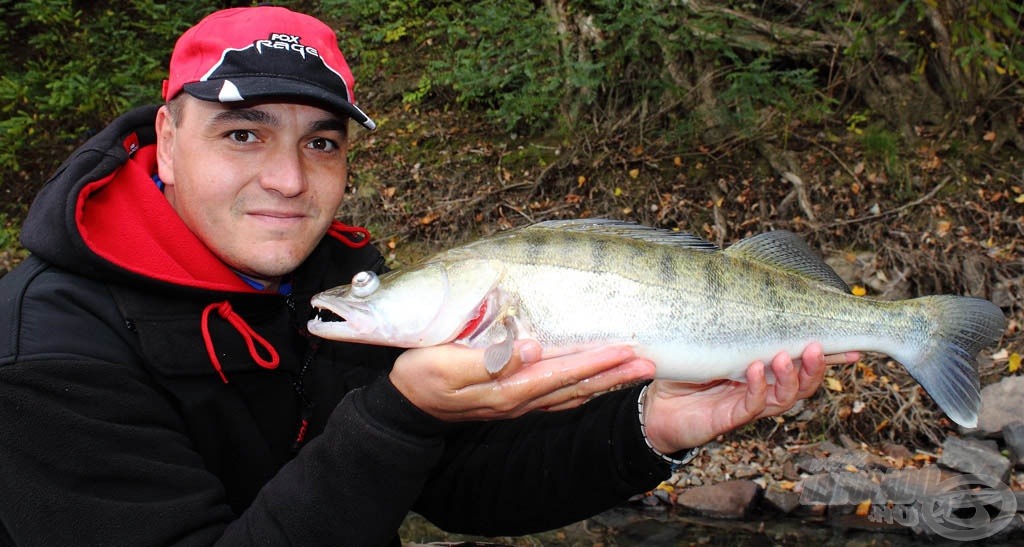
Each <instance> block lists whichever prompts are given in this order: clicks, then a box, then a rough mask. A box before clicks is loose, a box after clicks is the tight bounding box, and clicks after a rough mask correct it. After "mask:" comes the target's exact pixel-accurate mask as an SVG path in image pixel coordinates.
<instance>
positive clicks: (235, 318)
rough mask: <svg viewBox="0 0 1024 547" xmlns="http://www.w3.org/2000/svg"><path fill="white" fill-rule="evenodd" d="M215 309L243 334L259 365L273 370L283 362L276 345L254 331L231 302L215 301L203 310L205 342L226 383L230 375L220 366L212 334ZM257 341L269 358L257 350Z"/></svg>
mask: <svg viewBox="0 0 1024 547" xmlns="http://www.w3.org/2000/svg"><path fill="white" fill-rule="evenodd" d="M213 311H216V312H217V315H220V316H221V317H222V318H224V320H226V321H227V322H228V323H231V326H233V327H235V330H237V331H238V333H239V334H241V335H242V338H244V339H245V345H246V346H248V347H249V355H250V356H251V357H252V360H253V361H255V362H256V364H257V365H259V366H261V367H263V368H265V369H271V370H272V369H275V368H277V366H278V365H279V364H280V363H281V357H280V356H279V355H278V354H277V350H276V349H274V346H272V345H271V344H270V342H267V339H266V338H263V337H262V336H260V335H259V334H257V333H256V331H254V330H253V329H252V327H250V326H249V324H248V323H246V322H245V319H242V316H240V315H238V314H237V313H236V312H235V310H234V309H232V307H231V304H230V303H229V302H228V301H227V300H225V301H223V302H214V303H213V304H210V305H209V306H206V309H204V310H203V318H202V321H201V323H202V324H201V327H202V331H203V342H205V344H206V354H207V355H209V356H210V364H212V365H213V369H214V370H216V371H217V374H219V375H220V379H221V380H222V381H223V382H224V383H225V384H226V383H228V377H227V376H225V375H224V370H223V369H222V368H221V366H220V359H219V358H218V357H217V351H216V350H215V349H214V347H213V338H212V337H211V336H210V313H211V312H213ZM256 343H259V344H260V345H261V346H263V349H265V350H266V351H267V353H269V354H270V358H269V359H264V358H263V356H262V355H260V354H259V351H257V348H256Z"/></svg>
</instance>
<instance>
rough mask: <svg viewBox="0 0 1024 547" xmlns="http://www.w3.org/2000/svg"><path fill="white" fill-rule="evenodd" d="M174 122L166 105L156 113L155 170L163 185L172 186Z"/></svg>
mask: <svg viewBox="0 0 1024 547" xmlns="http://www.w3.org/2000/svg"><path fill="white" fill-rule="evenodd" d="M174 122H175V120H174V119H173V117H172V116H171V113H170V110H169V109H168V107H167V105H164V106H161V107H160V109H159V110H157V111H156V168H157V174H158V175H159V176H160V180H161V181H163V183H164V184H174V137H175V129H176V128H175V126H174Z"/></svg>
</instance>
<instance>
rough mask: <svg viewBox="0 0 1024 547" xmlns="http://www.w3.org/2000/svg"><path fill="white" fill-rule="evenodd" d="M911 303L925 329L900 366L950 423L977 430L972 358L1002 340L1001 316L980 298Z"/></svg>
mask: <svg viewBox="0 0 1024 547" xmlns="http://www.w3.org/2000/svg"><path fill="white" fill-rule="evenodd" d="M914 302H915V303H917V304H918V305H920V306H921V307H922V308H923V310H925V312H924V313H925V315H926V316H927V317H928V318H929V322H930V323H931V328H930V329H929V330H930V332H927V333H925V334H926V335H927V341H926V342H925V343H924V344H923V345H921V346H919V347H918V351H916V352H914V354H913V355H908V356H906V357H905V358H903V359H899V360H900V362H902V363H903V365H904V366H905V367H906V368H907V371H908V372H909V373H910V375H911V376H913V377H914V379H915V380H917V381H918V383H920V384H921V386H922V387H924V389H925V391H927V392H928V394H929V395H930V396H931V397H932V399H933V400H934V401H935V404H937V405H938V406H939V408H941V409H942V411H943V412H945V413H946V415H947V416H949V418H950V419H951V420H953V421H954V422H956V423H957V424H960V425H961V426H964V427H977V425H978V407H979V406H980V404H981V392H980V383H979V379H978V364H977V361H976V357H977V356H978V352H980V351H981V350H982V349H983V348H985V347H988V346H991V345H993V344H995V343H996V342H997V341H998V340H999V338H1000V337H1001V336H1002V335H1003V332H1004V331H1005V330H1006V317H1005V316H1004V315H1003V312H1002V311H1001V310H1000V309H999V307H998V306H996V305H995V304H993V303H991V302H989V301H988V300H984V299H981V298H972V297H963V296H952V295H938V296H925V297H921V298H917V299H914ZM893 357H896V356H895V355H894V356H893Z"/></svg>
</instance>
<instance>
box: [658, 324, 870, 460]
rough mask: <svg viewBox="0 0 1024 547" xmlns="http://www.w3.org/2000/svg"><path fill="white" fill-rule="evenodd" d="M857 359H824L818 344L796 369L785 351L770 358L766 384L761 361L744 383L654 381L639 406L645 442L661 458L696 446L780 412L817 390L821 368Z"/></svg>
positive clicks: (808, 350) (842, 356) (846, 355)
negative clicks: (769, 379)
mask: <svg viewBox="0 0 1024 547" xmlns="http://www.w3.org/2000/svg"><path fill="white" fill-rule="evenodd" d="M857 359H859V354H858V353H857V352H849V353H843V354H838V355H830V356H825V355H823V353H822V350H821V345H820V344H817V343H814V344H811V345H809V346H807V348H805V349H804V352H803V355H802V356H801V358H800V363H801V364H800V366H796V365H795V364H794V362H793V360H792V359H791V358H790V357H789V355H787V354H785V353H780V354H778V355H776V356H775V358H774V359H772V362H771V365H770V366H771V371H772V373H773V374H774V376H775V383H774V384H768V382H767V380H766V374H765V370H766V365H765V364H764V363H762V362H760V361H759V362H756V363H753V364H752V365H750V367H748V368H747V381H746V383H743V382H736V381H730V380H723V381H719V382H714V383H709V384H689V383H684V382H671V381H667V380H657V381H655V382H653V383H651V386H650V388H648V390H647V395H646V397H647V399H646V401H645V403H644V414H645V416H644V424H645V427H646V432H647V438H648V440H650V441H651V445H652V446H653V447H654V448H655V449H656V450H658V451H660V452H662V453H664V454H671V453H674V452H678V451H680V450H684V449H687V448H692V447H695V446H700V445H702V444H704V443H706V442H708V441H710V440H712V439H714V438H715V437H717V436H718V435H721V434H723V433H726V432H728V431H731V430H733V429H736V428H737V427H740V426H742V425H745V424H747V423H749V422H751V421H753V420H756V419H758V418H762V417H765V416H776V415H778V414H782V413H783V412H785V411H787V410H789V409H790V408H792V407H793V405H794V404H795V403H796V402H797V401H798V400H800V399H806V398H807V397H810V396H811V395H812V394H814V392H815V391H817V389H818V387H819V386H820V385H821V382H822V380H823V379H824V378H825V367H826V365H829V364H841V363H853V362H856V361H857Z"/></svg>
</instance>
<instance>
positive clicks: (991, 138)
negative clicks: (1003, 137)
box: [981, 131, 996, 142]
mask: <svg viewBox="0 0 1024 547" xmlns="http://www.w3.org/2000/svg"><path fill="white" fill-rule="evenodd" d="M981 140H983V141H985V142H993V141H995V140H996V132H995V131H989V132H987V133H985V136H984V137H982V138H981Z"/></svg>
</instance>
